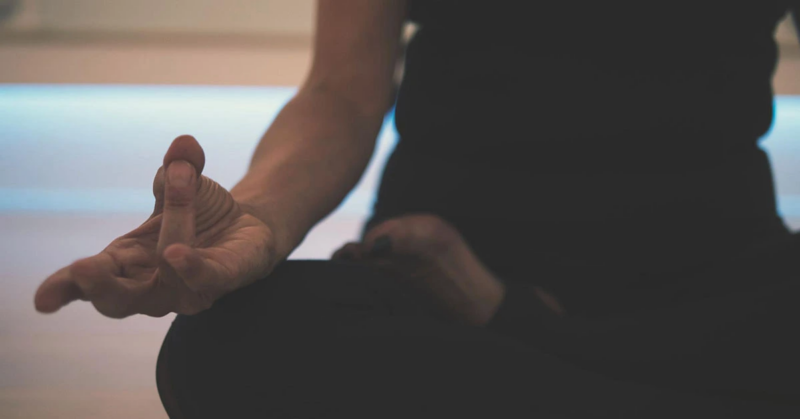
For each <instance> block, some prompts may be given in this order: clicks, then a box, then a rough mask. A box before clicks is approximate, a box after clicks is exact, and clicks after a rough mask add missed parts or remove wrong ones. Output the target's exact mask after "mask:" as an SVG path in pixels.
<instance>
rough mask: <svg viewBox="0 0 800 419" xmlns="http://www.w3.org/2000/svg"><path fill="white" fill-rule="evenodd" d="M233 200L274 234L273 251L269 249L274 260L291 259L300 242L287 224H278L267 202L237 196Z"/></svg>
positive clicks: (244, 211)
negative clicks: (290, 255)
mask: <svg viewBox="0 0 800 419" xmlns="http://www.w3.org/2000/svg"><path fill="white" fill-rule="evenodd" d="M233 198H234V200H235V201H236V202H237V203H238V205H239V207H240V209H241V211H242V212H243V213H244V214H247V215H249V216H251V217H254V218H256V219H258V220H259V221H261V222H262V223H263V224H264V225H265V226H267V228H268V229H269V231H270V233H271V234H272V240H271V241H270V245H271V249H268V251H269V253H270V254H272V255H273V260H275V261H276V263H278V262H280V261H283V260H284V259H286V258H287V257H289V254H291V253H292V251H294V248H295V247H296V246H297V244H296V242H298V243H299V241H297V240H296V239H295V238H294V237H293V235H292V234H291V233H290V232H289V230H288V229H287V228H286V227H287V223H282V222H278V220H277V219H276V217H275V215H274V213H273V212H272V211H270V208H269V205H267V204H266V203H265V202H260V200H255V199H250V198H246V197H245V198H243V197H242V196H238V197H237V196H236V195H234V196H233Z"/></svg>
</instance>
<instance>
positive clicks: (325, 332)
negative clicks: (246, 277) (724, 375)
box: [159, 261, 764, 418]
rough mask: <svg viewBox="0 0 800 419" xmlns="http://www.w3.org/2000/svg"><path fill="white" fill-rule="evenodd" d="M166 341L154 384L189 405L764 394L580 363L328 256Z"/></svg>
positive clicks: (199, 411)
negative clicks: (617, 374)
mask: <svg viewBox="0 0 800 419" xmlns="http://www.w3.org/2000/svg"><path fill="white" fill-rule="evenodd" d="M163 351H164V353H165V354H167V355H166V356H165V357H162V358H163V359H161V360H160V365H159V368H160V369H165V370H168V373H167V375H168V376H169V379H168V380H162V382H160V383H159V385H160V387H165V386H168V387H170V388H171V389H173V390H174V393H175V396H176V398H177V399H178V404H179V405H180V410H181V411H182V412H183V414H184V416H185V417H226V416H227V417H232V415H233V416H236V417H242V418H247V417H331V416H336V417H338V416H343V417H344V416H347V417H364V418H366V417H409V416H415V417H418V416H427V415H434V414H436V415H439V416H441V417H449V416H453V415H473V416H474V415H476V414H480V415H486V416H491V417H510V416H518V415H519V414H520V413H521V412H522V413H523V414H526V415H530V414H537V415H538V417H543V418H550V417H552V418H561V417H564V418H566V417H574V418H593V417H608V416H612V417H628V416H629V415H630V416H632V417H643V416H642V415H643V414H646V415H647V416H646V417H674V416H675V415H676V414H679V412H680V413H682V414H685V413H687V412H690V411H691V412H698V411H703V410H704V411H706V412H707V413H708V414H712V413H713V414H717V413H721V412H725V413H726V414H728V413H730V415H732V416H729V417H735V416H736V414H742V417H747V416H746V414H753V411H752V410H750V411H748V409H757V410H759V411H760V409H762V408H764V406H761V405H755V404H754V405H751V404H740V405H738V406H736V407H735V408H734V407H733V404H731V403H728V402H726V401H722V400H717V399H713V398H699V397H693V396H688V395H683V394H680V393H678V392H668V391H665V390H658V389H655V388H651V387H648V386H646V385H642V384H635V383H631V382H626V381H624V380H615V379H611V378H608V377H605V376H603V375H601V374H597V373H593V372H588V371H585V370H584V369H582V368H580V367H578V366H575V365H572V364H570V363H567V362H565V361H563V360H562V359H560V358H559V357H556V356H553V355H550V354H547V353H545V352H543V351H540V350H538V349H536V348H534V347H532V346H531V345H526V344H522V343H520V342H518V341H516V340H512V339H508V338H506V337H503V336H498V335H495V334H493V333H490V332H489V331H487V330H484V329H480V328H473V327H467V326H462V325H456V324H449V323H444V322H442V321H439V320H437V319H435V318H432V317H430V316H427V315H426V314H425V312H424V311H423V310H420V309H418V308H416V305H415V303H414V301H413V298H411V297H409V296H407V295H404V294H403V293H402V291H401V290H400V289H399V287H397V286H396V285H395V284H393V283H391V282H390V281H389V280H388V279H386V278H383V277H381V276H379V275H377V274H376V273H374V272H372V271H371V270H369V269H366V268H363V267H358V266H352V265H344V264H338V263H332V262H311V261H290V262H286V263H285V264H283V265H281V267H280V268H279V269H278V270H276V271H275V272H274V273H273V274H272V275H270V277H269V278H266V279H264V280H262V281H260V282H259V283H257V284H254V285H253V286H250V287H247V288H245V289H242V290H239V291H237V292H235V293H233V294H231V295H230V296H228V297H226V298H224V299H222V300H220V302H219V303H218V304H216V305H215V306H214V307H213V308H212V309H210V310H208V311H206V312H203V313H201V314H199V315H196V316H179V317H178V318H177V319H176V320H175V323H174V324H173V326H172V328H171V329H170V332H169V334H168V336H167V338H166V340H165V343H164V348H163ZM164 381H168V383H165V382H164Z"/></svg>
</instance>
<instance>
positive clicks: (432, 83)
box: [372, 0, 789, 316]
mask: <svg viewBox="0 0 800 419" xmlns="http://www.w3.org/2000/svg"><path fill="white" fill-rule="evenodd" d="M788 7H789V1H787V0H763V1H762V0H758V1H756V0H749V1H743V2H729V1H721V0H697V1H691V2H687V1H677V2H632V1H619V0H614V1H608V2H606V1H591V2H589V1H578V2H575V1H571V2H554V1H550V2H528V1H516V0H500V1H498V2H493V3H491V7H489V5H488V3H487V2H485V1H476V0H425V1H416V0H412V2H411V10H410V13H411V17H412V19H413V20H415V21H416V22H417V23H418V24H419V26H420V29H419V30H418V32H417V33H416V35H415V36H414V37H413V39H412V41H411V43H410V45H409V46H408V51H407V54H406V71H405V73H404V80H403V84H402V86H401V89H400V93H399V98H398V102H397V109H396V123H397V130H398V132H399V134H400V137H401V139H400V141H399V144H398V145H397V148H396V150H395V152H394V153H393V155H392V156H391V158H390V160H389V161H388V163H387V165H386V168H385V170H384V174H383V179H382V182H381V186H380V190H379V193H378V199H377V202H376V204H375V208H374V214H373V215H374V217H373V221H372V223H373V224H374V223H375V222H378V221H381V220H384V219H387V218H390V217H394V216H397V215H401V214H407V213H410V212H428V213H434V214H437V215H439V216H441V217H443V218H445V219H447V220H449V221H450V222H451V223H453V224H455V225H456V226H457V228H458V229H459V231H461V232H462V234H463V235H464V236H465V237H466V240H467V241H468V242H469V244H470V246H471V247H473V249H475V251H476V252H477V253H478V255H479V257H480V258H481V260H482V261H483V262H484V263H486V264H487V265H488V266H489V267H490V268H491V269H492V270H493V271H495V272H496V273H498V274H499V275H501V276H504V277H508V278H515V279H519V280H524V281H528V282H533V283H537V284H538V285H540V286H542V287H544V288H546V289H548V290H549V291H551V292H552V293H555V294H556V295H557V296H558V297H559V298H562V299H563V300H564V303H565V304H566V305H567V310H568V311H570V312H571V313H573V314H574V315H583V316H601V315H604V314H609V313H607V311H608V310H609V309H613V310H625V309H627V307H623V306H614V307H608V306H606V307H596V306H593V305H592V301H597V300H596V299H592V301H586V299H585V298H584V296H586V295H593V296H594V295H597V294H596V292H606V294H603V297H604V299H605V298H611V297H612V295H615V294H618V290H619V289H630V288H638V289H649V290H655V289H659V288H663V287H669V286H671V285H670V283H672V282H675V281H678V280H679V279H677V278H680V277H685V276H687V274H688V273H691V272H695V271H697V270H700V269H703V267H704V266H708V265H709V264H714V263H716V262H718V261H721V260H723V259H724V258H726V257H728V255H730V254H732V253H736V252H740V251H743V250H744V249H746V248H747V247H748V246H750V245H751V244H752V243H754V242H757V241H760V240H765V239H768V238H769V237H771V236H773V235H780V234H784V233H785V227H784V226H783V222H782V220H781V219H780V218H779V217H778V214H777V210H776V205H775V195H774V185H773V181H772V171H771V168H770V163H769V159H768V156H766V154H765V153H764V152H763V151H762V150H761V149H760V148H759V146H758V140H759V138H760V137H761V136H762V135H763V134H764V133H766V132H767V130H768V129H769V127H770V124H771V123H772V118H773V108H772V107H773V103H772V101H773V97H772V88H771V78H772V73H773V71H774V69H775V64H776V59H777V47H776V44H775V41H774V39H773V38H774V37H773V33H774V31H775V27H776V25H777V23H778V21H779V20H780V19H781V18H782V17H784V16H785V15H786V13H787V10H788ZM553 261H560V262H561V263H560V264H561V265H562V266H567V267H569V268H570V269H572V268H574V267H584V268H586V269H590V270H591V269H601V270H604V271H615V273H614V274H613V275H612V276H611V277H609V278H602V279H598V278H594V277H591V278H590V277H587V276H585V275H562V276H559V277H557V278H556V277H538V278H533V277H531V276H530V275H529V274H528V273H527V271H528V269H529V266H530V264H531V263H537V264H540V263H550V262H553Z"/></svg>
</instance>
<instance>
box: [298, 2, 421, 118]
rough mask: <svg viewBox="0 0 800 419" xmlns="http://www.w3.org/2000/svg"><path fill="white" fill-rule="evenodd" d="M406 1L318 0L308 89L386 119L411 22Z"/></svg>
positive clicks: (304, 87) (306, 86) (305, 87)
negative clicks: (403, 34) (402, 40)
mask: <svg viewBox="0 0 800 419" xmlns="http://www.w3.org/2000/svg"><path fill="white" fill-rule="evenodd" d="M405 14H406V1H405V0H318V1H317V23H316V34H315V37H314V56H313V60H312V65H311V71H310V73H309V75H308V78H307V79H306V82H305V83H304V85H303V89H312V90H317V91H319V90H324V91H326V92H330V93H334V94H336V95H337V96H339V97H341V98H343V99H345V100H347V101H348V102H350V103H351V104H352V105H353V106H355V107H356V109H357V110H358V111H359V112H362V113H366V114H378V113H380V115H381V117H382V116H383V113H385V112H386V110H387V109H388V107H389V106H390V105H391V103H390V101H391V98H392V87H393V86H392V77H393V75H394V69H395V65H396V59H397V51H398V47H399V42H400V35H401V29H402V26H403V23H404V22H405V17H406V15H405Z"/></svg>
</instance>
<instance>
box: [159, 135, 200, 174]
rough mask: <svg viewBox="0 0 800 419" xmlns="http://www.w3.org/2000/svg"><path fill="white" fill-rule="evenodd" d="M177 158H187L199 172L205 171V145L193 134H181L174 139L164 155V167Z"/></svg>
mask: <svg viewBox="0 0 800 419" xmlns="http://www.w3.org/2000/svg"><path fill="white" fill-rule="evenodd" d="M175 160H186V161H188V162H189V163H191V164H192V165H193V166H194V168H195V169H196V170H197V174H198V175H200V174H201V173H203V168H204V167H205V164H206V156H205V152H204V151H203V147H201V146H200V143H198V142H197V140H196V139H195V138H194V137H193V136H191V135H181V136H179V137H177V138H175V139H174V140H173V141H172V144H171V145H170V146H169V149H168V150H167V153H166V154H165V155H164V162H163V163H164V167H168V166H169V165H170V163H172V162H173V161H175Z"/></svg>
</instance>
